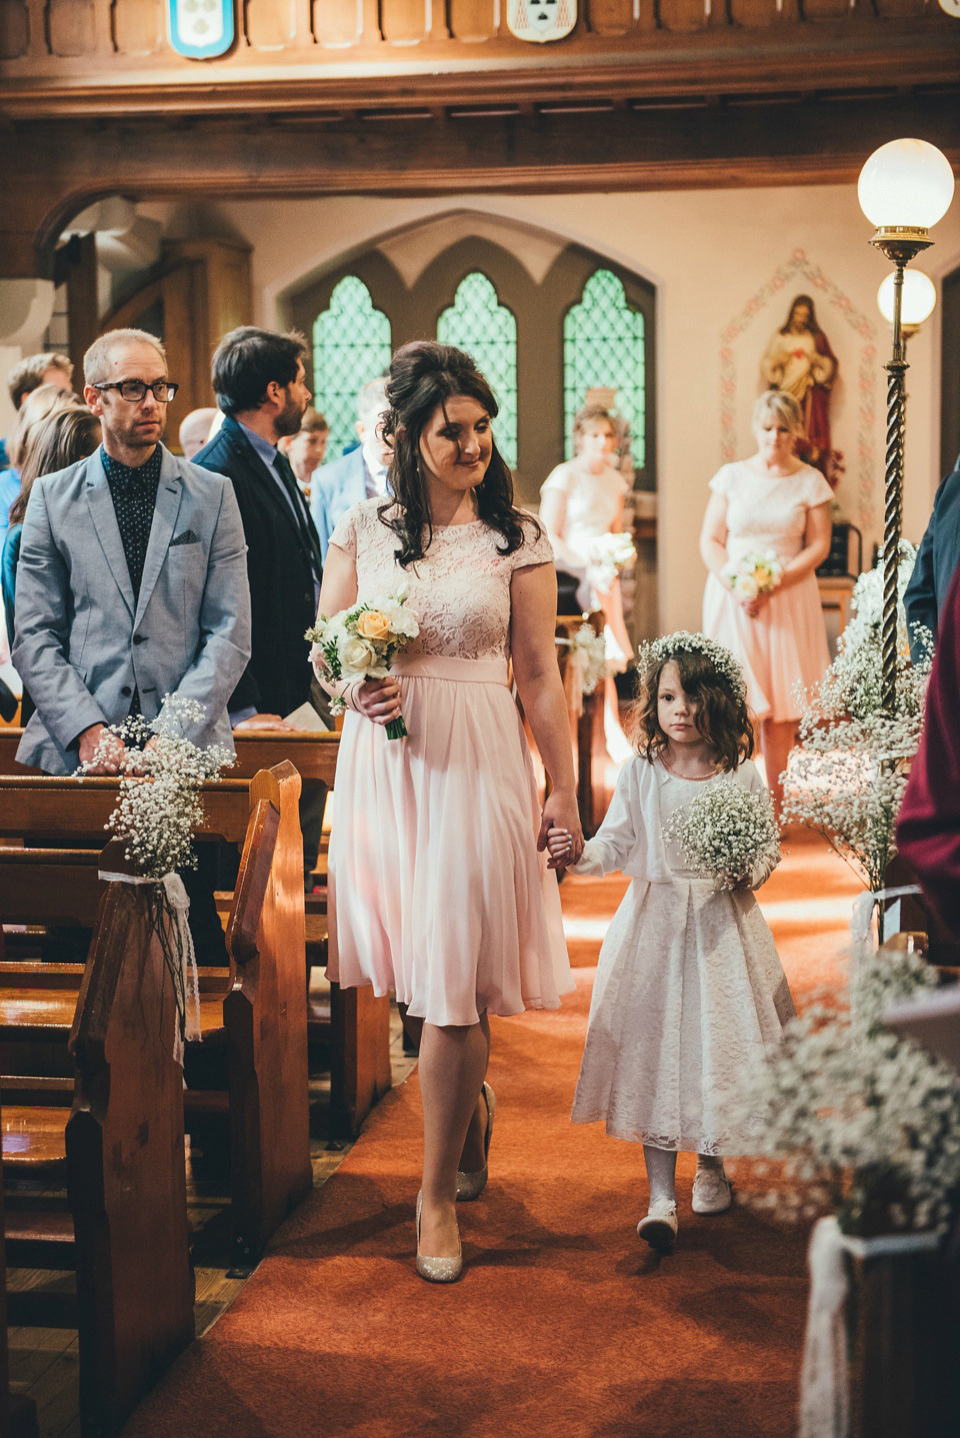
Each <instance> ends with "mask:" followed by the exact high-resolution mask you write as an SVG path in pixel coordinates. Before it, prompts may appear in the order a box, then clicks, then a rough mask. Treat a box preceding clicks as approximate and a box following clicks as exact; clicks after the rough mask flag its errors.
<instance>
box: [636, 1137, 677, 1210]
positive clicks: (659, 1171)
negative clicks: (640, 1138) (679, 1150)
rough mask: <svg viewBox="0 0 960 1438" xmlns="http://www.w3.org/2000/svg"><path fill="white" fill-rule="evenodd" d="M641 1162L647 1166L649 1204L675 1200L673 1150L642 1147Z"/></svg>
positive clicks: (646, 1144) (675, 1169) (645, 1145)
mask: <svg viewBox="0 0 960 1438" xmlns="http://www.w3.org/2000/svg"><path fill="white" fill-rule="evenodd" d="M643 1161H644V1163H645V1164H646V1166H647V1178H648V1179H649V1180H650V1202H651V1203H655V1202H656V1201H657V1199H658V1198H672V1199H676V1196H677V1194H676V1174H677V1155H676V1151H675V1150H673V1149H666V1148H654V1147H653V1144H650V1143H645V1144H644V1145H643Z"/></svg>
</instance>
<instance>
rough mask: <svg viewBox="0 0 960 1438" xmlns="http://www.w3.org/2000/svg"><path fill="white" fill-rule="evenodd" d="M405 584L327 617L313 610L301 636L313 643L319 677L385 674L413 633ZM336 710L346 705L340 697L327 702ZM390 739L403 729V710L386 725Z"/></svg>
mask: <svg viewBox="0 0 960 1438" xmlns="http://www.w3.org/2000/svg"><path fill="white" fill-rule="evenodd" d="M406 601H407V596H406V592H405V591H404V590H403V589H400V590H398V591H397V593H396V594H390V595H387V596H386V597H385V598H383V599H368V600H364V602H363V603H362V604H355V605H354V606H353V607H352V608H351V609H343V610H341V611H340V613H339V614H334V615H333V617H332V618H330V619H328V618H327V617H326V615H323V614H320V615H318V616H317V622H316V624H314V625H313V626H312V627H311V628H310V629H308V630H307V632H306V635H305V638H307V639H309V640H310V641H311V644H312V648H311V650H310V663H311V664H312V665H313V669H314V673H315V674H316V676H317V678H318V679H321V680H322V679H328V680H333V681H334V682H337V683H339V682H341V681H346V682H348V683H349V682H351V681H353V680H356V679H385V678H386V677H387V674H388V673H389V672H390V666H391V664H392V662H393V658H394V656H395V655H396V654H397V653H398V652H399V651H400V650H401V649H403V648H404V646H405V645H407V644H408V643H409V642H410V640H411V639H416V637H417V635H418V634H419V633H420V624H419V621H418V620H417V617H416V615H415V614H414V613H413V612H412V611H411V610H409V609H407V608H406V607H405V606H406ZM330 707H331V709H332V710H333V712H334V713H335V714H339V713H342V711H343V709H344V708H345V707H346V706H345V704H344V701H343V699H342V698H335V699H334V700H333V702H332V703H331V706H330ZM386 730H387V738H388V739H402V738H403V737H404V735H405V734H406V733H407V726H406V724H405V723H404V722H403V716H402V715H401V716H400V717H399V718H398V719H393V720H391V721H390V723H389V724H388V725H387V726H386Z"/></svg>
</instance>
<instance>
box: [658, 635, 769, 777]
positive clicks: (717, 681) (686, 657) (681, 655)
mask: <svg viewBox="0 0 960 1438" xmlns="http://www.w3.org/2000/svg"><path fill="white" fill-rule="evenodd" d="M667 664H675V665H676V666H677V673H678V674H679V675H680V684H681V686H682V687H683V692H684V694H686V695H687V697H688V698H689V699H692V700H693V701H694V702H695V704H696V706H697V708H696V713H695V714H694V721H693V722H694V723H695V724H696V726H697V732H698V733H699V734H700V735H701V736H702V738H704V739H705V740H706V741H707V743H708V744H709V745H710V748H711V750H712V751H713V754H714V756H715V758H716V761H717V763H718V764H719V766H720V768H721V769H725V770H733V769H736V768H737V767H738V765H739V764H740V763H741V761H742V760H744V759H749V758H750V755H751V754H752V753H753V743H754V740H753V724H752V723H751V722H750V715H749V712H748V710H747V701H746V700H745V699H743V698H741V696H740V695H739V694H738V693H737V692H736V690H735V689H734V688H733V686H732V685H731V683H730V681H729V679H727V677H726V675H725V674H721V673H720V671H719V670H718V669H716V668H715V667H714V665H713V664H711V662H710V660H709V658H708V657H707V655H706V654H704V653H703V651H702V650H699V649H679V650H678V651H677V652H676V654H666V655H664V657H663V658H662V659H658V660H657V661H656V663H655V664H654V665H653V666H652V667H651V668H650V669H648V670H647V671H646V673H645V674H644V675H643V677H642V679H641V681H640V688H639V692H638V697H637V701H636V703H635V704H634V706H633V708H632V710H631V714H630V727H631V729H632V731H633V733H634V735H635V738H636V741H637V747H638V748H639V750H640V753H641V754H645V755H646V757H647V759H649V761H650V763H651V764H652V763H653V761H654V759H655V758H656V757H657V755H658V754H660V753H661V752H662V751H663V749H664V748H665V747H666V743H667V736H666V734H664V732H663V730H662V729H661V728H660V722H659V720H658V718H657V699H658V696H659V693H660V676H661V674H662V673H663V670H664V666H665V665H667Z"/></svg>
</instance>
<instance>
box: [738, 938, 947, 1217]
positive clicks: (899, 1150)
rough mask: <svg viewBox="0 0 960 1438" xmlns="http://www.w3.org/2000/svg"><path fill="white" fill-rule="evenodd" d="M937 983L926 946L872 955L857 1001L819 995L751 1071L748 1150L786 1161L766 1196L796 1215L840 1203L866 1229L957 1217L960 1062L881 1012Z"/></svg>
mask: <svg viewBox="0 0 960 1438" xmlns="http://www.w3.org/2000/svg"><path fill="white" fill-rule="evenodd" d="M936 983H937V977H936V970H935V969H934V968H933V967H932V966H931V965H930V964H928V963H927V962H926V960H925V959H924V958H923V957H922V956H921V955H920V954H917V953H913V952H912V951H908V950H897V951H894V952H891V951H889V950H884V951H883V952H881V953H878V954H876V955H871V956H870V957H869V958H868V959H866V960H864V961H863V962H862V963H861V964H860V966H859V968H858V970H857V974H856V977H855V979H854V981H853V984H852V993H851V1004H850V1008H849V1009H838V1008H837V1005H836V998H835V996H834V997H833V1002H830V1001H829V1000H828V999H824V1000H823V1001H821V1002H818V1003H815V1004H814V1005H812V1006H811V1007H810V1008H808V1009H807V1010H806V1012H805V1013H804V1014H803V1015H801V1016H800V1017H798V1018H795V1019H791V1020H790V1021H789V1022H788V1024H787V1025H786V1028H785V1030H784V1035H783V1042H782V1046H781V1047H780V1048H779V1049H777V1050H776V1051H774V1052H772V1053H769V1054H768V1055H767V1056H766V1058H765V1060H764V1061H763V1063H762V1064H757V1065H755V1066H753V1067H752V1068H750V1069H749V1070H748V1071H747V1073H746V1074H745V1075H744V1078H743V1080H742V1082H741V1085H740V1087H739V1091H738V1093H737V1096H736V1099H735V1101H734V1108H735V1122H736V1124H737V1128H738V1131H739V1132H742V1133H744V1134H745V1135H747V1139H746V1140H745V1148H744V1151H745V1152H749V1153H751V1154H759V1155H763V1156H764V1157H765V1158H768V1159H775V1160H778V1161H779V1162H780V1163H781V1164H782V1166H783V1171H782V1173H781V1175H780V1181H779V1182H778V1183H777V1187H776V1189H775V1190H771V1191H770V1192H769V1193H766V1194H765V1195H763V1196H762V1198H761V1199H760V1200H759V1202H760V1204H761V1206H763V1207H765V1208H768V1209H769V1210H771V1211H772V1212H773V1213H774V1214H775V1215H776V1216H779V1217H781V1218H785V1219H789V1220H801V1219H802V1220H808V1219H810V1218H812V1217H814V1216H815V1215H816V1214H817V1213H822V1212H825V1211H831V1212H834V1213H835V1214H836V1216H837V1220H838V1222H839V1225H840V1228H841V1229H842V1231H843V1232H844V1233H847V1234H855V1235H858V1236H860V1237H864V1238H866V1237H872V1236H875V1235H877V1234H883V1233H891V1232H897V1231H904V1230H911V1231H913V1230H919V1231H923V1230H931V1231H935V1232H943V1231H944V1230H945V1229H946V1228H947V1226H948V1225H949V1224H950V1222H951V1220H952V1218H953V1217H954V1215H955V1214H956V1212H957V1207H958V1200H960V1074H958V1073H957V1072H956V1070H955V1069H953V1068H951V1067H949V1066H948V1065H947V1064H944V1063H942V1062H941V1061H940V1060H939V1059H937V1058H935V1057H934V1056H933V1055H932V1054H930V1053H929V1052H928V1051H927V1050H926V1049H924V1048H922V1047H920V1046H919V1045H918V1044H916V1043H914V1042H913V1041H912V1040H910V1039H907V1038H903V1037H899V1036H898V1035H897V1034H894V1033H892V1032H891V1031H890V1030H889V1029H887V1028H885V1027H884V1025H883V1022H882V1015H883V1012H884V1010H885V1009H886V1008H887V1006H888V1005H890V1004H892V1003H894V1002H896V1001H897V1000H899V999H903V998H907V997H909V996H910V995H911V994H915V993H917V992H918V991H920V990H922V989H924V988H930V987H933V986H934V985H935V984H936ZM761 1174H762V1169H761ZM784 1180H786V1181H784Z"/></svg>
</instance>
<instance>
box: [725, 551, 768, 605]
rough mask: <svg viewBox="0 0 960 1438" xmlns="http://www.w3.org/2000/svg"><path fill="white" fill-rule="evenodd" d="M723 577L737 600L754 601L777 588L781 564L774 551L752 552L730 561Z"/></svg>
mask: <svg viewBox="0 0 960 1438" xmlns="http://www.w3.org/2000/svg"><path fill="white" fill-rule="evenodd" d="M723 577H724V579H726V580H727V582H728V583H729V585H730V589H731V592H732V593H733V594H735V595H736V597H737V598H738V599H756V598H757V596H758V595H760V594H772V593H773V591H774V590H775V589H776V588H777V586H778V584H779V583H780V581H781V579H782V578H783V564H782V563H781V561H780V556H779V555H778V554H777V552H776V550H774V549H765V550H763V551H762V552H757V551H754V552H752V553H750V554H744V555H741V557H740V558H739V559H735V560H731V561H730V563H729V564H727V565H726V566H725V567H724V570H723Z"/></svg>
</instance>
